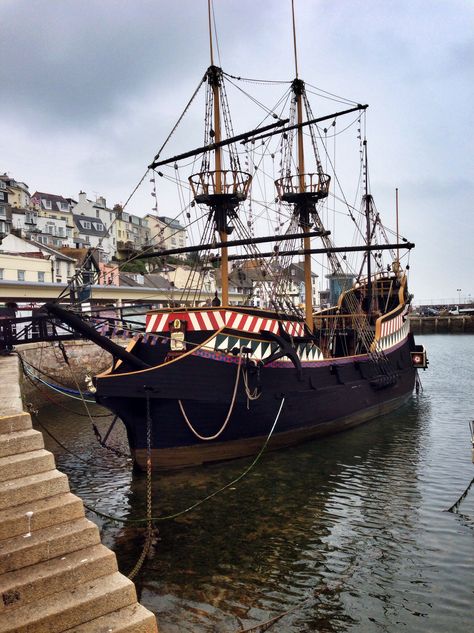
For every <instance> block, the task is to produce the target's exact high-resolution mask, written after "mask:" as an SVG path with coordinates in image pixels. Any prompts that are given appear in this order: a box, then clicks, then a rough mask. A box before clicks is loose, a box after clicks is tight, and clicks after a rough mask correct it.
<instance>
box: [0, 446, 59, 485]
mask: <svg viewBox="0 0 474 633" xmlns="http://www.w3.org/2000/svg"><path fill="white" fill-rule="evenodd" d="M52 469H54V456H53V455H52V453H50V452H49V451H45V450H44V449H41V448H40V449H37V450H35V451H28V452H27V453H19V454H18V455H9V456H8V457H0V482H2V481H8V479H15V478H16V477H18V476H23V477H27V476H28V475H33V474H37V473H43V472H45V471H47V470H52Z"/></svg>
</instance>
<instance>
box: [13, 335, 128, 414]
mask: <svg viewBox="0 0 474 633" xmlns="http://www.w3.org/2000/svg"><path fill="white" fill-rule="evenodd" d="M115 342H116V343H118V344H119V345H122V346H126V345H127V343H128V341H124V340H123V339H116V340H115ZM63 344H64V349H65V351H66V355H67V358H68V361H69V365H68V364H67V363H66V361H65V360H64V356H63V353H62V351H61V348H60V346H59V343H28V344H27V345H20V346H18V347H17V348H16V351H17V352H18V353H19V354H20V356H21V358H22V359H24V361H25V364H26V366H27V367H28V366H30V367H31V368H35V367H36V368H37V369H38V370H41V371H34V370H33V371H34V373H35V374H36V375H38V376H39V377H40V378H42V379H43V380H45V381H46V382H53V383H57V384H59V385H63V386H65V387H68V388H70V389H77V385H76V381H77V383H78V384H79V387H80V388H81V389H84V390H87V389H88V386H87V382H86V380H87V377H93V376H95V375H96V374H99V373H101V372H103V371H105V370H106V369H108V368H109V367H110V366H111V364H112V356H111V354H109V353H108V352H106V351H105V350H103V349H101V348H100V347H98V346H97V345H96V344H95V343H92V342H91V341H85V340H77V341H64V343H63ZM41 372H44V374H42V373H41ZM21 381H22V382H21V391H22V395H23V398H24V400H25V402H29V403H31V404H33V405H34V406H35V407H37V408H38V407H41V406H42V405H44V404H47V403H48V395H53V396H54V399H55V400H58V399H61V398H62V397H63V396H61V394H59V393H57V392H55V393H54V394H53V393H52V392H51V390H50V389H49V388H48V387H46V386H45V385H42V384H41V383H39V384H37V387H35V386H34V385H33V384H32V382H31V381H30V380H28V379H27V378H26V377H25V376H22V379H21Z"/></svg>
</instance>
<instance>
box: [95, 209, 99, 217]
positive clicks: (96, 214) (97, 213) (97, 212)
mask: <svg viewBox="0 0 474 633" xmlns="http://www.w3.org/2000/svg"><path fill="white" fill-rule="evenodd" d="M95 217H96V218H100V211H99V209H97V210H96V212H95Z"/></svg>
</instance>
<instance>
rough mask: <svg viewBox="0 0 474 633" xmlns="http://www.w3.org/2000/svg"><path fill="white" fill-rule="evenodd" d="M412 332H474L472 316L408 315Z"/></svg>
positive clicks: (473, 318)
mask: <svg viewBox="0 0 474 633" xmlns="http://www.w3.org/2000/svg"><path fill="white" fill-rule="evenodd" d="M410 329H411V331H412V332H413V334H474V316H458V315H456V316H427V317H422V316H415V315H411V316H410Z"/></svg>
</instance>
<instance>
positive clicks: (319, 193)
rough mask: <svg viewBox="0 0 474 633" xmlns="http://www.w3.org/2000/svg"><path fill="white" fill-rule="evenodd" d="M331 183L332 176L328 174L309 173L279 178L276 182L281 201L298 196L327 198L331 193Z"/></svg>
mask: <svg viewBox="0 0 474 633" xmlns="http://www.w3.org/2000/svg"><path fill="white" fill-rule="evenodd" d="M330 182H331V176H329V175H328V174H319V173H308V174H301V175H300V174H297V175H293V176H284V177H283V178H279V179H278V180H275V187H276V190H277V194H278V197H279V198H281V199H285V198H286V197H288V196H294V195H298V194H307V195H308V194H309V195H311V194H313V195H314V196H315V197H317V198H325V197H326V196H327V195H328V193H329V184H330Z"/></svg>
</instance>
